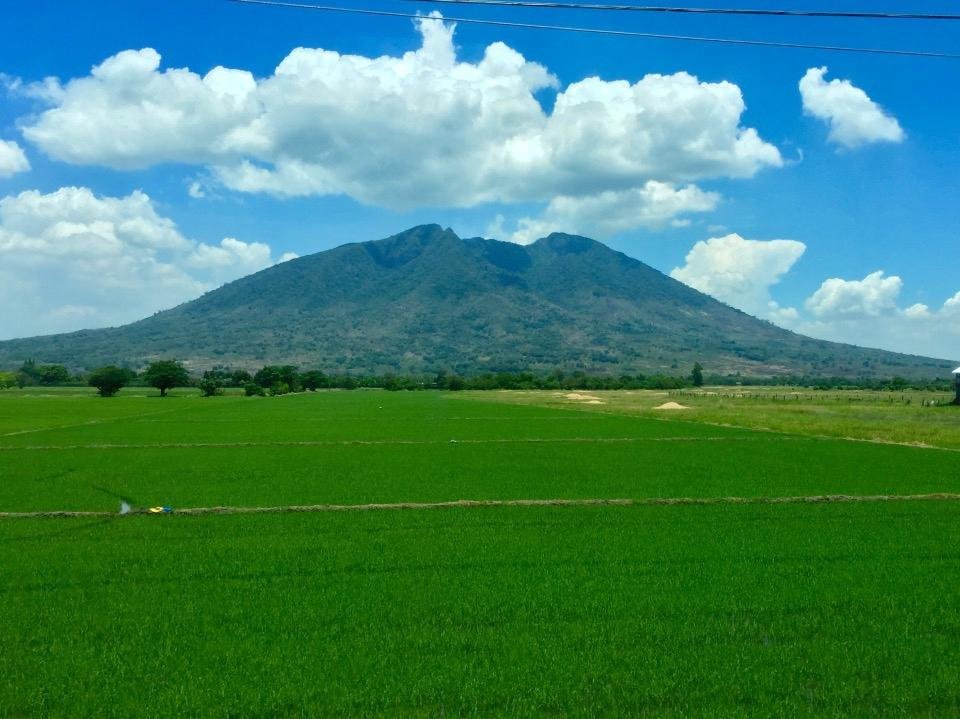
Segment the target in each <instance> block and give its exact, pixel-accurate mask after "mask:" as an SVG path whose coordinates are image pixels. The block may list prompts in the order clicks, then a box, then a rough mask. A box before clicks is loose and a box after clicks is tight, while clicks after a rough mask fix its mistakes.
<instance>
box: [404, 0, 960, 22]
mask: <svg viewBox="0 0 960 719" xmlns="http://www.w3.org/2000/svg"><path fill="white" fill-rule="evenodd" d="M407 2H428V3H439V4H444V5H492V6H495V7H522V8H538V9H548V10H610V11H615V12H648V13H664V14H672V13H680V14H689V15H767V16H774V17H826V18H861V19H870V20H960V15H955V14H946V13H906V12H855V11H844V10H770V9H757V8H712V7H667V6H662V5H602V4H597V3H582V2H538V1H537V0H407Z"/></svg>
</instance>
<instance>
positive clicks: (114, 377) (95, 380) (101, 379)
mask: <svg viewBox="0 0 960 719" xmlns="http://www.w3.org/2000/svg"><path fill="white" fill-rule="evenodd" d="M133 376H134V375H133V372H131V371H130V370H128V369H123V368H121V367H114V366H113V365H107V366H106V367H100V368H99V369H95V370H94V371H93V372H91V373H90V377H88V378H87V383H88V384H89V385H90V386H91V387H96V388H97V391H98V392H99V393H100V396H101V397H112V396H113V395H115V394H116V393H117V392H119V391H120V388H121V387H126V386H127V384H128V383H129V382H130V380H131V379H132V378H133Z"/></svg>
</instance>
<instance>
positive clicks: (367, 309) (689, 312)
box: [0, 225, 951, 377]
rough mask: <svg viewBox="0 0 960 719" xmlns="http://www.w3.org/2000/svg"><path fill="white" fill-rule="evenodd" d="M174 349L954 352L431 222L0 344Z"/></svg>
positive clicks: (631, 265) (427, 363)
mask: <svg viewBox="0 0 960 719" xmlns="http://www.w3.org/2000/svg"><path fill="white" fill-rule="evenodd" d="M159 357H171V358H177V359H180V360H183V361H185V362H186V363H187V364H188V365H189V366H190V367H192V368H194V369H204V368H207V367H210V366H213V365H231V366H234V367H253V366H259V365H262V364H265V363H273V364H277V363H290V364H297V365H300V366H301V367H317V368H321V369H324V370H329V371H348V372H377V373H382V372H386V371H394V372H402V373H406V372H427V371H436V370H440V369H446V370H450V371H456V372H460V373H475V372H483V371H496V370H505V369H530V370H551V369H554V368H558V367H559V368H562V369H564V370H566V371H573V370H577V369H581V370H585V371H588V372H598V373H607V374H614V373H616V374H619V373H653V372H664V373H671V372H672V373H674V374H676V373H678V371H679V372H687V371H688V370H689V368H690V367H691V366H692V365H693V363H694V362H695V361H699V362H700V363H701V364H703V365H704V367H705V368H706V369H707V370H708V371H709V372H711V373H732V372H742V373H744V374H752V375H771V374H788V373H792V374H819V375H843V376H855V377H859V376H892V375H902V376H906V377H928V376H929V377H933V376H946V373H948V372H949V370H950V369H951V368H950V367H949V363H948V362H945V361H940V360H934V359H928V358H923V357H915V356H908V355H902V354H896V353H892V352H884V351H881V350H871V349H862V348H858V347H853V346H850V345H843V344H837V343H832V342H824V341H820V340H814V339H810V338H807V337H803V336H800V335H797V334H794V333H792V332H788V331H786V330H783V329H780V328H778V327H775V326H773V325H772V324H770V323H768V322H766V321H762V320H759V319H756V318H754V317H751V316H749V315H747V314H744V313H743V312H740V311H738V310H735V309H733V308H731V307H729V306H727V305H724V304H722V303H721V302H718V301H716V300H714V299H712V298H711V297H708V296H707V295H704V294H702V293H700V292H697V291H696V290H694V289H691V288H690V287H687V286H686V285H684V284H682V283H680V282H677V281H675V280H673V279H671V278H670V277H667V276H665V275H664V274H662V273H660V272H658V271H656V270H654V269H653V268H651V267H649V266H648V265H645V264H644V263H642V262H639V261H637V260H635V259H632V258H630V257H627V256H626V255H624V254H622V253H619V252H615V251H613V250H611V249H609V248H608V247H606V246H605V245H603V244H600V243H599V242H595V241H593V240H590V239H587V238H585V237H577V236H573V235H565V234H552V235H550V236H549V237H545V238H542V239H540V240H538V241H537V242H535V243H533V244H532V245H529V246H520V245H516V244H511V243H507V242H499V241H496V240H485V239H481V238H471V239H460V238H459V237H457V236H456V235H455V234H454V233H453V232H452V231H451V230H449V229H447V230H445V229H443V228H441V227H439V226H437V225H425V226H421V227H415V228H413V229H410V230H407V231H406V232H402V233H400V234H398V235H395V236H393V237H389V238H387V239H384V240H379V241H374V242H364V243H354V244H347V245H343V246H340V247H337V248H335V249H332V250H328V251H325V252H319V253H317V254H313V255H309V256H307V257H301V258H299V259H295V260H291V261H289V262H284V263H282V264H279V265H275V266H273V267H270V268H269V269H266V270H263V271H262V272H258V273H256V274H254V275H250V276H248V277H244V278H242V279H239V280H237V281H235V282H231V283H229V284H227V285H224V286H223V287H220V288H219V289H217V290H214V291H212V292H209V293H207V294H205V295H203V296H202V297H200V298H198V299H196V300H193V301H192V302H187V303H185V304H182V305H180V306H178V307H175V308H173V309H170V310H167V311H164V312H160V313H158V314H156V315H154V316H152V317H149V318H146V319H143V320H140V321H139V322H134V323H132V324H129V325H125V326H123V327H116V328H109V329H97V330H83V331H80V332H72V333H68V334H59V335H50V336H44V337H32V338H26V339H17V340H9V341H5V342H0V367H3V366H17V365H19V363H20V362H21V361H23V360H24V359H26V358H33V359H35V360H37V361H38V362H57V363H63V364H67V365H69V366H71V367H73V368H77V369H80V368H84V367H92V366H95V365H98V364H103V363H108V362H117V363H126V364H129V365H132V366H134V367H137V366H140V365H142V364H144V363H146V362H147V361H148V360H150V359H156V358H159Z"/></svg>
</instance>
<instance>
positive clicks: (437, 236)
mask: <svg viewBox="0 0 960 719" xmlns="http://www.w3.org/2000/svg"><path fill="white" fill-rule="evenodd" d="M452 242H456V243H460V238H459V237H457V235H456V233H455V232H454V231H453V230H451V229H450V228H449V227H448V228H446V229H445V228H443V227H441V226H440V225H436V224H433V225H417V226H416V227H411V228H410V229H409V230H404V231H403V232H400V233H398V234H396V235H392V236H390V237H387V238H386V239H383V240H376V241H374V242H364V243H363V244H362V246H363V247H364V248H366V250H367V252H368V253H369V255H370V257H372V258H373V260H374V262H376V263H377V264H378V265H380V266H382V267H400V266H402V265H405V264H407V263H408V262H410V261H412V260H414V259H416V258H417V257H419V256H421V255H422V254H423V253H424V252H425V251H427V250H428V249H433V248H436V247H439V246H442V245H443V244H445V243H452Z"/></svg>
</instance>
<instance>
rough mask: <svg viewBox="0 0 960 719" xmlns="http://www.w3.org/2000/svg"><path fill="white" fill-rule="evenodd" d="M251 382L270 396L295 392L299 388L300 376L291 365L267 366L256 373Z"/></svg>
mask: <svg viewBox="0 0 960 719" xmlns="http://www.w3.org/2000/svg"><path fill="white" fill-rule="evenodd" d="M253 381H254V383H256V384H258V385H260V386H261V387H264V388H266V389H268V390H270V391H271V393H272V394H286V393H287V392H296V391H297V390H298V389H299V388H300V375H299V374H298V373H297V368H296V367H294V366H293V365H282V366H279V365H267V366H266V367H262V368H261V369H259V370H258V371H257V373H256V374H255V375H254V376H253Z"/></svg>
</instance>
